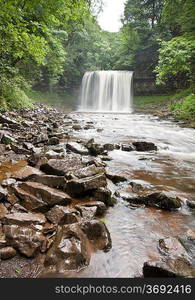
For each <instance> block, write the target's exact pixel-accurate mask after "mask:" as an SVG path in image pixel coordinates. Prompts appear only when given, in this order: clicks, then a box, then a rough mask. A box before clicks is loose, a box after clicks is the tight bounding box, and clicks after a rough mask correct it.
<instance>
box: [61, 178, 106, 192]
mask: <svg viewBox="0 0 195 300" xmlns="http://www.w3.org/2000/svg"><path fill="white" fill-rule="evenodd" d="M106 185H107V182H106V176H105V175H104V174H98V175H95V176H91V177H86V178H82V179H72V180H70V181H68V182H67V186H66V192H67V193H68V194H69V195H71V196H75V197H77V196H82V195H84V194H85V193H86V192H88V191H91V190H94V189H97V188H99V187H105V186H106Z"/></svg>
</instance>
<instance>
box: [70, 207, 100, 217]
mask: <svg viewBox="0 0 195 300" xmlns="http://www.w3.org/2000/svg"><path fill="white" fill-rule="evenodd" d="M75 209H77V210H78V211H79V213H80V215H81V217H82V218H83V219H86V220H91V219H94V217H95V216H96V215H97V209H98V208H97V206H91V207H87V206H85V205H75Z"/></svg>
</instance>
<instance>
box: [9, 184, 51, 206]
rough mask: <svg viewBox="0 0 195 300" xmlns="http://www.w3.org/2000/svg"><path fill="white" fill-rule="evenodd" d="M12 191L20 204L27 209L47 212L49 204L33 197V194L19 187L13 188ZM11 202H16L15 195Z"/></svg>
mask: <svg viewBox="0 0 195 300" xmlns="http://www.w3.org/2000/svg"><path fill="white" fill-rule="evenodd" d="M12 191H13V192H14V194H15V195H16V196H17V197H18V198H19V199H20V203H21V205H22V206H23V207H24V208H25V209H27V210H30V211H34V212H44V211H46V210H47V208H48V204H47V203H46V202H44V201H43V200H42V199H41V198H37V197H35V196H33V195H32V194H31V193H29V192H27V191H25V190H23V189H21V188H19V187H18V186H17V185H15V186H13V187H12ZM12 199H13V200H12ZM10 200H11V201H12V202H13V201H15V198H13V195H12V197H11V199H10Z"/></svg>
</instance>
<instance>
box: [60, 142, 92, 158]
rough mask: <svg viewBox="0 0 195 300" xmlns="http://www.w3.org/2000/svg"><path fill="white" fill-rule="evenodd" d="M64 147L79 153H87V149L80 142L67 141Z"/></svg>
mask: <svg viewBox="0 0 195 300" xmlns="http://www.w3.org/2000/svg"><path fill="white" fill-rule="evenodd" d="M66 149H68V150H71V151H72V152H74V153H78V154H81V155H88V154H89V150H88V149H87V148H86V147H85V146H83V145H82V144H80V143H77V142H70V143H67V145H66Z"/></svg>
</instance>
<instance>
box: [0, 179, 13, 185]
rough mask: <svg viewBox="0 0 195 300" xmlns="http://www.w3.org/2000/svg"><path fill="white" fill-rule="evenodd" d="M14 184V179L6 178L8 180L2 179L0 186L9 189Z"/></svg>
mask: <svg viewBox="0 0 195 300" xmlns="http://www.w3.org/2000/svg"><path fill="white" fill-rule="evenodd" d="M15 183H16V179H14V178H8V179H4V180H3V181H2V183H1V185H2V186H3V187H9V186H12V185H14V184H15Z"/></svg>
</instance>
